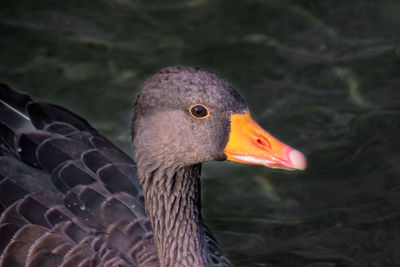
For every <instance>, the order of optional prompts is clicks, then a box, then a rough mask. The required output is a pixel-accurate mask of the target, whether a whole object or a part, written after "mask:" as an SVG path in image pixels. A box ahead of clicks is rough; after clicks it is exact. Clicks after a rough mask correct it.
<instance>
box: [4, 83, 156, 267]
mask: <svg viewBox="0 0 400 267" xmlns="http://www.w3.org/2000/svg"><path fill="white" fill-rule="evenodd" d="M0 106H1V107H0V111H1V114H0V212H1V217H0V253H1V256H0V266H2V267H4V266H12V267H18V266H41V267H45V266H49V267H50V266H51V267H54V266H155V265H157V259H156V253H155V249H154V244H153V239H152V229H151V226H150V224H149V221H148V218H147V217H146V213H145V209H144V202H143V195H142V188H141V185H140V183H139V180H138V178H137V174H136V167H135V164H134V162H133V161H132V159H130V158H129V157H128V156H127V155H126V154H124V153H123V152H122V151H121V150H119V149H118V148H117V147H115V146H114V145H113V144H112V143H111V142H110V141H108V140H107V139H106V138H105V137H103V136H101V135H100V134H99V133H98V132H97V131H96V130H95V129H94V128H93V127H92V126H90V125H89V123H88V122H87V121H85V120H84V119H82V118H80V117H79V116H77V115H75V114H73V113H71V112H70V111H68V110H66V109H64V108H61V107H59V106H56V105H52V104H46V103H41V102H36V101H34V100H32V99H31V98H30V97H29V96H28V95H26V94H23V93H20V92H17V91H14V90H12V89H11V88H9V87H8V86H6V85H3V84H0Z"/></svg>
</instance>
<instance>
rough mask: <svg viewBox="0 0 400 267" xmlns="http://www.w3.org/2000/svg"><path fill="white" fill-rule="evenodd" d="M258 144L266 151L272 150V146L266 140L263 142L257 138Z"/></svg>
mask: <svg viewBox="0 0 400 267" xmlns="http://www.w3.org/2000/svg"><path fill="white" fill-rule="evenodd" d="M257 144H258V145H260V146H262V147H263V148H266V149H269V148H270V145H269V143H268V141H264V140H262V139H260V138H257Z"/></svg>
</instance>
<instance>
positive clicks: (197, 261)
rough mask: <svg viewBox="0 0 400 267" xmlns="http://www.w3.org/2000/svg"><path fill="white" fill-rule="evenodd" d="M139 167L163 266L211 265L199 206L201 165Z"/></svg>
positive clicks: (147, 209)
mask: <svg viewBox="0 0 400 267" xmlns="http://www.w3.org/2000/svg"><path fill="white" fill-rule="evenodd" d="M138 163H139V162H138ZM138 170H139V177H140V180H141V183H142V186H143V192H144V196H145V205H146V211H147V214H148V216H149V218H150V222H151V224H152V227H153V231H154V241H155V244H156V250H157V256H158V259H159V263H160V266H210V265H211V263H210V260H211V259H210V256H209V253H208V249H207V241H206V233H205V229H204V226H203V222H202V218H201V209H200V205H201V200H200V172H201V164H196V165H192V166H186V167H169V168H162V167H154V166H147V168H146V170H147V171H142V169H141V168H140V164H138Z"/></svg>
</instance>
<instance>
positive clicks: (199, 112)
mask: <svg viewBox="0 0 400 267" xmlns="http://www.w3.org/2000/svg"><path fill="white" fill-rule="evenodd" d="M191 113H192V115H193V116H195V117H197V118H202V117H205V116H207V114H208V111H207V109H206V108H205V107H203V106H200V105H197V106H194V107H192V109H191Z"/></svg>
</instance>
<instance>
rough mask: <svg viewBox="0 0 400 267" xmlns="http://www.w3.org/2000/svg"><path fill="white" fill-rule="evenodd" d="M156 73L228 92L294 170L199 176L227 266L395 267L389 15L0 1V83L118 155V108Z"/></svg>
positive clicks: (399, 214) (341, 8)
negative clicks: (56, 110) (68, 115)
mask: <svg viewBox="0 0 400 267" xmlns="http://www.w3.org/2000/svg"><path fill="white" fill-rule="evenodd" d="M169 65H194V66H201V67H204V68H208V69H210V70H212V71H215V72H217V73H219V74H220V75H222V76H223V77H225V78H227V79H228V80H230V81H231V82H232V83H233V84H234V86H235V87H236V88H237V89H238V90H239V91H240V92H241V94H242V95H243V97H244V98H245V99H246V100H247V102H248V104H249V106H250V108H251V110H252V113H253V114H254V116H255V117H256V118H257V120H258V121H259V122H260V124H261V125H262V126H264V127H265V128H266V129H268V130H269V131H270V132H271V133H273V134H274V135H275V136H277V137H279V138H280V139H281V140H283V141H285V142H286V143H288V144H291V145H293V146H294V147H296V148H298V149H299V150H301V151H303V152H305V153H306V155H307V157H308V160H309V168H308V169H307V171H305V172H285V171H277V170H271V169H267V168H263V167H257V166H245V165H240V164H234V163H208V164H205V169H204V179H203V205H204V211H203V212H204V215H205V217H206V219H207V222H208V223H209V225H210V226H211V228H212V229H213V230H214V231H215V233H216V234H217V238H218V240H219V241H220V243H221V244H222V246H223V247H224V250H225V254H227V255H228V257H229V258H230V259H231V260H232V262H233V263H234V264H235V265H237V266H284V267H291V266H307V267H336V266H360V267H364V266H365V267H369V266H371V267H372V266H374V267H375V266H400V2H399V1H397V0H386V1H372V0H371V1H361V0H359V1H357V0H351V1H345V0H343V1H333V0H330V1H329V0H328V1H317V0H314V1H305V0H303V1H301V0H290V1H289V0H286V1H278V0H264V1H263V0H254V1H252V0H251V1H232V0H219V1H210V0H189V1H183V0H182V1H161V0H159V1H134V0H116V1H105V0H104V1H82V0H73V1H47V0H38V1H30V0H25V1H22V0H17V1H10V0H3V1H1V2H0V80H1V81H3V82H7V83H9V84H11V85H12V86H14V87H16V88H18V89H21V90H25V91H27V92H29V93H31V94H32V95H34V96H35V97H36V98H39V99H42V100H45V101H51V102H54V103H57V104H60V105H63V106H66V107H68V108H70V109H72V110H73V111H75V112H77V113H78V114H81V115H82V116H84V117H86V118H87V119H88V120H89V121H90V122H92V123H93V124H94V126H95V127H97V128H98V129H100V131H101V132H102V133H104V134H105V135H107V136H108V137H110V138H111V139H112V140H113V141H115V142H116V143H117V144H118V145H119V146H120V147H122V148H123V149H124V150H125V151H127V152H129V153H130V150H131V145H130V140H129V139H130V138H129V133H128V124H129V119H130V116H131V104H132V101H133V99H134V97H135V95H136V93H137V92H138V89H139V88H140V86H141V84H142V83H143V81H144V80H145V79H146V78H148V77H149V76H150V75H151V74H153V73H154V72H156V71H157V70H159V69H161V68H163V67H166V66H169Z"/></svg>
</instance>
